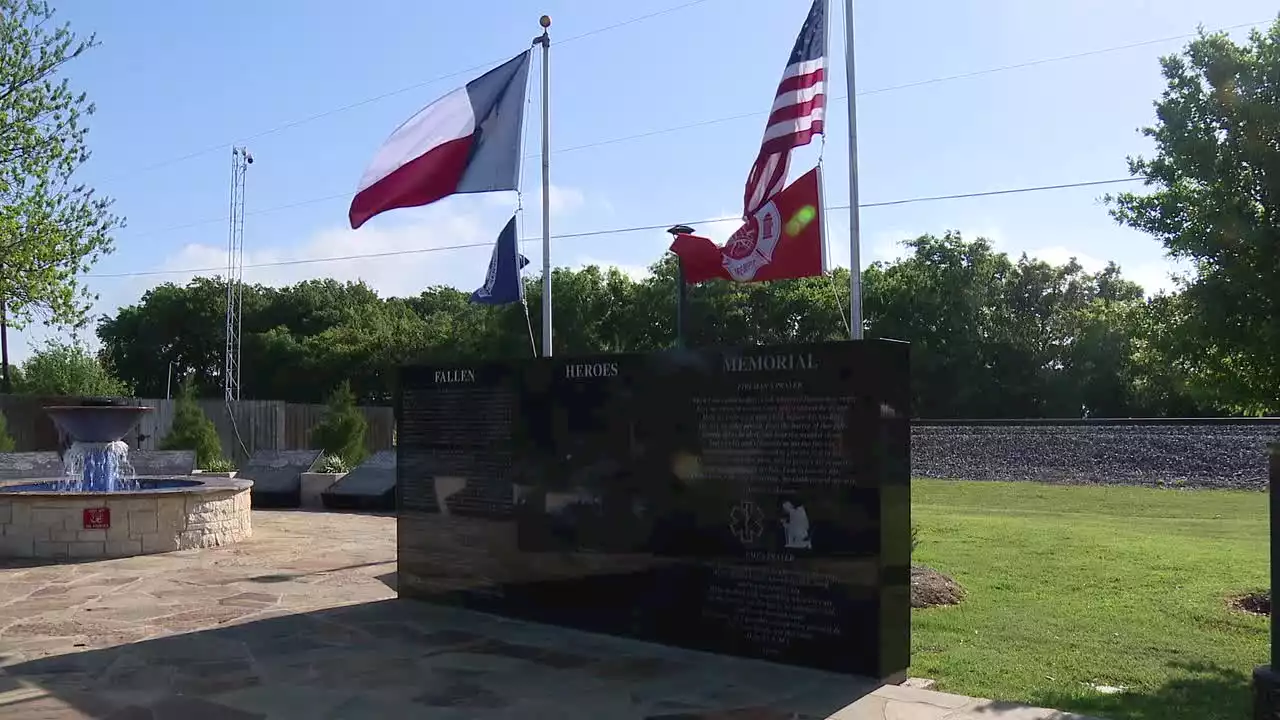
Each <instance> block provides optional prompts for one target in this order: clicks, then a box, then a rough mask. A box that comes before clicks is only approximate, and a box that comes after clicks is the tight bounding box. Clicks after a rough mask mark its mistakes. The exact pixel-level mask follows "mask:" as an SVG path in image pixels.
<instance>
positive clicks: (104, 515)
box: [84, 507, 111, 530]
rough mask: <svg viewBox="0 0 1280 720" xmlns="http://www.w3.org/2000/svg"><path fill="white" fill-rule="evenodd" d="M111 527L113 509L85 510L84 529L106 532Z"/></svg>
mask: <svg viewBox="0 0 1280 720" xmlns="http://www.w3.org/2000/svg"><path fill="white" fill-rule="evenodd" d="M110 527H111V508H104V507H101V508H85V509H84V529H85V530H106V529H108V528H110Z"/></svg>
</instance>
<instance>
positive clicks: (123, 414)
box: [44, 404, 152, 443]
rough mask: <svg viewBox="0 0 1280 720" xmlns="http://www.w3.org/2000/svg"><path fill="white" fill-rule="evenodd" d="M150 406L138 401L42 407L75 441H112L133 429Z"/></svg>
mask: <svg viewBox="0 0 1280 720" xmlns="http://www.w3.org/2000/svg"><path fill="white" fill-rule="evenodd" d="M151 410H152V408H149V407H142V406H139V405H106V404H92V405H91V404H85V405H54V406H51V407H46V408H45V409H44V411H45V412H46V413H48V415H49V419H51V420H53V424H54V425H57V426H58V429H59V430H61V431H62V432H64V433H66V435H67V436H68V437H70V438H72V439H73V440H75V441H77V442H83V443H109V442H115V441H116V440H119V439H120V438H122V437H124V436H125V435H127V434H129V431H130V430H132V429H133V426H134V425H137V424H138V421H139V420H141V419H142V416H143V415H145V414H147V413H149V412H151Z"/></svg>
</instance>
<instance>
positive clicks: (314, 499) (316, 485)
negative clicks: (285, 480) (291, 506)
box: [301, 472, 346, 509]
mask: <svg viewBox="0 0 1280 720" xmlns="http://www.w3.org/2000/svg"><path fill="white" fill-rule="evenodd" d="M345 475H346V473H319V472H305V473H302V498H301V500H302V503H301V507H304V508H314V509H319V508H323V507H324V503H323V501H322V500H321V498H320V495H321V494H322V493H323V492H324V491H326V490H328V489H329V488H330V487H331V486H332V485H333V484H334V483H336V482H338V481H339V480H341V479H342V478H343V477H344V476H345Z"/></svg>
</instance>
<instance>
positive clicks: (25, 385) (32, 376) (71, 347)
mask: <svg viewBox="0 0 1280 720" xmlns="http://www.w3.org/2000/svg"><path fill="white" fill-rule="evenodd" d="M17 389H18V391H20V392H23V393H26V394H28V395H72V396H81V397H86V396H90V397H91V396H116V397H119V396H125V395H129V394H130V392H129V387H128V385H126V384H125V383H123V382H121V381H120V380H119V379H117V378H116V377H115V376H114V375H112V374H111V372H110V370H109V369H108V368H106V367H105V366H103V364H102V363H101V362H100V361H99V360H98V358H96V357H94V356H93V354H91V353H90V352H89V351H88V349H86V348H85V347H84V346H83V345H81V344H79V343H78V342H75V341H72V342H61V341H58V340H50V341H48V342H47V343H46V344H45V346H44V347H43V348H41V349H40V350H37V351H36V352H35V353H34V354H33V355H32V356H31V357H29V358H27V361H26V362H24V363H23V364H22V374H21V381H20V384H18V385H17Z"/></svg>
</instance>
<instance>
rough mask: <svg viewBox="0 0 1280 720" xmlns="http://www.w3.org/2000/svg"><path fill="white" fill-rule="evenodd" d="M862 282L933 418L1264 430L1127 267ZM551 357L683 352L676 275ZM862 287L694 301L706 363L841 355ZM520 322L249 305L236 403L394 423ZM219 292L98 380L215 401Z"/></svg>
mask: <svg viewBox="0 0 1280 720" xmlns="http://www.w3.org/2000/svg"><path fill="white" fill-rule="evenodd" d="M904 244H905V249H906V253H905V256H904V257H902V258H901V259H899V260H896V261H892V262H881V263H876V264H875V265H873V266H871V267H870V268H868V269H867V271H866V272H865V273H864V277H863V293H864V315H865V320H866V324H867V328H866V334H867V336H868V337H884V338H894V339H900V340H906V341H909V342H911V344H912V348H911V355H912V371H913V379H912V382H913V392H914V402H915V405H914V412H915V414H916V415H917V416H921V417H934V418H958V417H973V418H978V417H1079V416H1081V415H1082V414H1088V415H1092V416H1106V417H1123V416H1192V415H1218V414H1240V413H1252V414H1256V413H1263V412H1267V411H1269V410H1273V409H1275V408H1274V406H1268V405H1266V403H1265V402H1262V399H1261V398H1259V399H1258V400H1259V402H1256V403H1253V404H1250V403H1249V402H1247V400H1246V401H1245V402H1241V401H1240V398H1239V397H1238V396H1237V395H1235V394H1234V391H1233V389H1232V388H1230V387H1225V386H1223V385H1222V384H1221V383H1220V382H1219V381H1218V378H1217V377H1215V376H1214V375H1213V374H1212V373H1206V372H1203V371H1202V370H1201V368H1200V367H1199V366H1198V365H1197V364H1196V363H1195V359H1194V358H1185V357H1183V356H1181V355H1180V353H1181V352H1183V350H1184V349H1185V347H1186V345H1185V343H1184V341H1185V338H1184V337H1183V336H1182V335H1181V333H1183V332H1186V331H1188V330H1189V327H1188V326H1187V325H1186V323H1185V322H1184V318H1183V317H1182V315H1181V314H1182V313H1184V312H1185V309H1186V305H1187V303H1188V300H1189V298H1188V296H1187V295H1186V294H1185V293H1175V294H1161V295H1157V296H1155V297H1154V298H1151V299H1147V298H1146V297H1145V296H1144V292H1143V289H1142V288H1141V287H1139V286H1138V285H1137V284H1136V283H1134V282H1131V281H1129V280H1126V279H1125V278H1124V277H1123V275H1122V274H1121V270H1120V268H1118V267H1116V266H1115V265H1114V264H1112V265H1109V266H1108V267H1106V268H1105V269H1103V270H1101V271H1098V272H1088V271H1086V270H1084V269H1083V268H1082V267H1081V266H1080V265H1079V263H1077V262H1075V261H1071V262H1068V263H1066V264H1063V265H1055V264H1052V263H1047V262H1044V261H1040V260H1036V259H1034V258H1030V257H1026V256H1022V257H1019V258H1017V259H1014V258H1011V257H1009V256H1008V255H1007V254H1005V253H1001V252H997V251H995V250H994V249H993V248H992V246H991V243H989V242H988V241H986V240H984V239H982V238H976V239H967V238H965V237H963V236H962V235H961V234H960V233H956V232H949V233H946V234H944V235H941V236H934V235H924V236H921V237H918V238H914V239H911V240H909V241H906V242H905V243H904ZM552 285H553V293H554V294H555V295H554V296H555V302H556V319H555V321H556V333H555V350H556V352H557V353H563V354H578V353H596V352H644V351H651V350H657V349H662V348H669V347H672V346H673V345H674V344H675V340H676V327H675V324H676V320H675V318H676V280H675V264H674V260H673V258H669V257H668V258H664V259H663V260H661V261H659V262H658V263H656V264H654V265H653V266H652V267H651V268H650V274H649V275H648V276H647V277H645V278H643V279H634V278H632V277H630V276H628V275H626V274H624V273H622V272H620V271H619V270H617V269H614V268H606V269H602V268H599V267H594V266H591V267H586V268H582V269H579V270H569V269H557V270H555V271H554V273H553V276H552ZM848 287H849V284H848V274H847V271H845V270H843V269H838V270H837V271H836V272H835V273H833V274H832V275H831V276H829V277H819V278H806V279H802V280H791V281H779V282H772V283H759V284H747V285H740V284H734V283H729V282H720V281H715V282H710V283H705V284H703V285H699V286H695V287H693V288H691V289H690V293H689V303H688V310H689V313H688V317H687V321H686V335H687V342H688V343H689V344H690V345H691V346H694V347H698V346H723V345H756V344H774V343H789V342H814V341H823V340H837V339H843V338H847V337H848V335H849V330H848V318H847V305H848ZM526 292H527V299H528V306H529V317H528V318H526V315H525V311H524V308H522V307H521V306H519V305H512V306H503V307H490V306H483V305H473V304H471V303H469V302H468V301H467V296H468V293H465V292H463V291H459V290H456V289H454V288H450V287H432V288H428V289H426V290H425V291H423V292H422V293H421V294H419V295H417V296H414V297H405V298H394V297H393V298H380V297H379V296H378V295H377V293H375V292H374V291H373V290H372V289H370V288H369V287H368V286H366V285H364V284H363V283H344V282H338V281H335V280H310V281H306V282H302V283H298V284H296V285H292V286H289V287H283V288H276V287H268V286H263V285H248V286H246V287H245V289H244V320H243V331H242V332H243V334H242V337H243V341H242V342H243V355H242V361H241V386H242V392H243V393H244V394H245V396H246V397H250V398H271V399H281V400H287V401H291V402H320V401H322V400H323V398H324V397H325V396H326V395H327V394H328V392H329V391H330V390H331V389H332V388H334V387H335V386H337V385H338V384H340V383H342V382H349V383H350V387H351V388H352V390H353V392H354V393H355V394H356V396H357V397H358V399H359V401H360V402H361V403H368V404H381V403H388V402H390V400H391V398H392V394H393V392H394V387H395V374H396V368H397V367H398V366H400V365H402V364H405V363H409V362H441V363H447V362H457V361H473V360H486V359H499V358H518V357H529V356H530V355H531V354H532V353H533V349H532V344H531V341H530V331H531V329H532V333H533V336H534V337H540V327H539V324H540V317H541V313H540V307H541V283H540V282H539V281H538V279H536V278H530V279H527V280H526ZM225 295H226V290H225V285H224V284H223V282H222V281H221V280H220V279H217V278H197V279H195V280H193V281H192V282H190V283H189V284H187V285H183V286H179V285H175V284H166V285H161V286H159V287H156V288H154V289H152V290H151V291H149V292H147V293H146V294H145V295H144V296H143V298H142V299H141V300H140V301H139V302H138V303H137V304H135V305H131V306H129V307H126V308H122V309H121V310H120V311H119V312H118V313H117V314H116V315H114V316H112V317H108V318H104V319H103V320H102V321H101V323H100V324H99V325H98V328H97V332H98V338H99V340H100V341H101V345H102V349H101V361H102V363H103V365H105V366H106V367H107V368H109V369H110V370H111V372H112V373H113V374H114V375H115V376H116V377H118V378H119V379H120V380H121V381H123V382H124V383H125V384H127V385H129V386H131V387H132V388H133V389H134V391H135V392H136V393H137V394H139V395H141V396H151V397H154V396H158V395H161V394H162V393H163V392H164V391H165V385H166V381H167V378H168V377H170V363H172V367H173V370H172V372H173V374H174V376H178V377H184V376H188V375H189V376H191V377H193V378H196V382H197V383H198V384H199V385H200V390H201V392H202V393H204V394H208V395H216V394H217V393H219V392H220V386H221V375H222V368H223V363H224V357H223V352H224V335H223V332H224V331H223V326H224V322H223V318H224V303H225Z"/></svg>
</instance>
